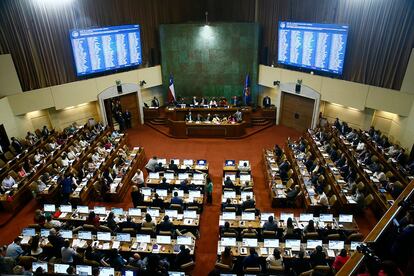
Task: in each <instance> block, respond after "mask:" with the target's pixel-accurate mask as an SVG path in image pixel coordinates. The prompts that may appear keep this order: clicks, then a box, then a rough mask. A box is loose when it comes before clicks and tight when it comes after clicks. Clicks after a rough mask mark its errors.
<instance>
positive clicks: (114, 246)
mask: <svg viewBox="0 0 414 276" xmlns="http://www.w3.org/2000/svg"><path fill="white" fill-rule="evenodd" d="M120 245H121V243H120V242H119V241H113V242H112V249H114V248H115V249H118V248H119V246H120Z"/></svg>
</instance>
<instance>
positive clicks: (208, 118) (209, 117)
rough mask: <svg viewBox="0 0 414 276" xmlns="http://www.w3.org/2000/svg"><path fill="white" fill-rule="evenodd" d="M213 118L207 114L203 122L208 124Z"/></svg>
mask: <svg viewBox="0 0 414 276" xmlns="http://www.w3.org/2000/svg"><path fill="white" fill-rule="evenodd" d="M212 119H213V118H212V117H211V114H210V113H208V114H207V116H206V118H205V120H204V122H207V123H209V122H211V120H212Z"/></svg>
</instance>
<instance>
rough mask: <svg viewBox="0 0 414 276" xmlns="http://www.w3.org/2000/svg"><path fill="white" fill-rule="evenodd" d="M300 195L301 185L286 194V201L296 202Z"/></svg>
mask: <svg viewBox="0 0 414 276" xmlns="http://www.w3.org/2000/svg"><path fill="white" fill-rule="evenodd" d="M299 193H300V187H299V185H295V187H294V188H293V189H292V190H290V191H288V192H287V193H286V199H288V200H291V201H293V200H295V199H296V197H297V195H298V194H299Z"/></svg>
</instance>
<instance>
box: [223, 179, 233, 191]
mask: <svg viewBox="0 0 414 276" xmlns="http://www.w3.org/2000/svg"><path fill="white" fill-rule="evenodd" d="M224 188H231V189H234V183H233V181H231V179H230V176H227V177H226V180H224Z"/></svg>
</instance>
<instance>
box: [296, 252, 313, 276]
mask: <svg viewBox="0 0 414 276" xmlns="http://www.w3.org/2000/svg"><path fill="white" fill-rule="evenodd" d="M310 268H311V267H310V264H309V261H308V260H306V259H305V252H303V250H301V251H299V254H298V258H294V259H293V261H292V270H293V271H294V272H295V273H296V275H300V274H301V273H302V272H305V271H308V270H310Z"/></svg>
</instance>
